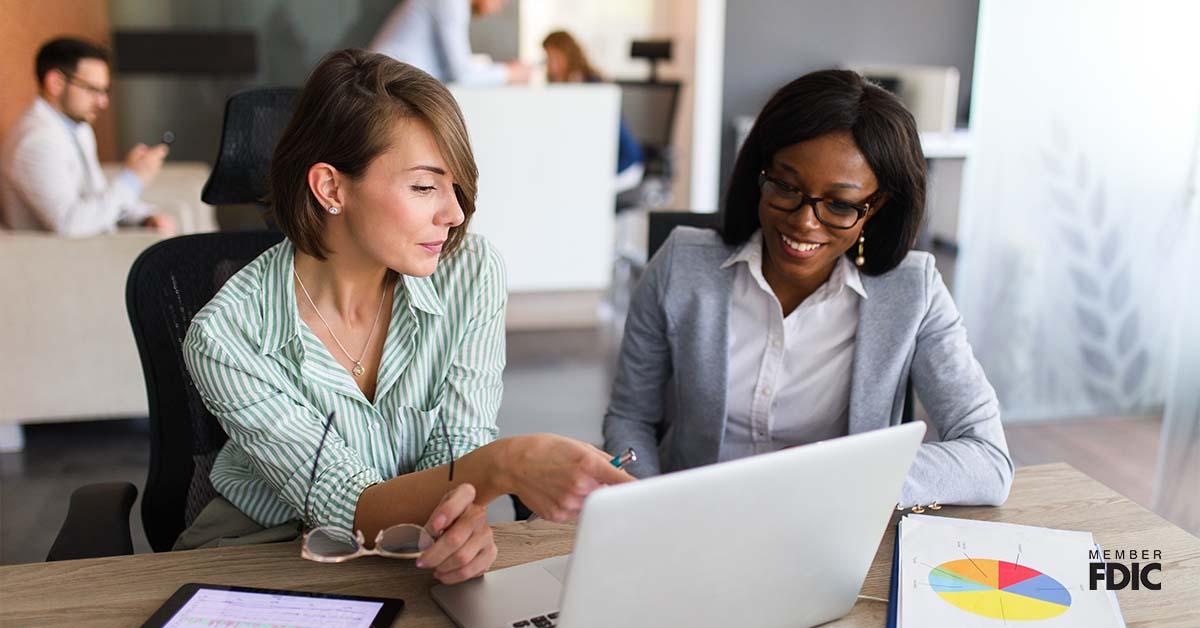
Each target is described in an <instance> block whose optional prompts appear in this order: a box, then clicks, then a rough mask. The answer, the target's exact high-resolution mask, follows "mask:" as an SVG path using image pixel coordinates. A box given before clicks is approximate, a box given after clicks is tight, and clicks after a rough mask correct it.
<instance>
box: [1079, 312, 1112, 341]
mask: <svg viewBox="0 0 1200 628" xmlns="http://www.w3.org/2000/svg"><path fill="white" fill-rule="evenodd" d="M1075 319H1076V320H1078V321H1079V326H1080V327H1082V328H1083V330H1084V331H1086V332H1087V334H1088V335H1089V336H1091V337H1092V338H1095V339H1096V340H1098V341H1100V342H1103V341H1104V339H1105V338H1107V337H1108V329H1107V328H1106V326H1105V324H1104V319H1102V318H1100V315H1099V314H1096V313H1095V312H1093V311H1091V310H1090V309H1088V308H1087V307H1086V306H1084V305H1083V304H1080V303H1076V304H1075Z"/></svg>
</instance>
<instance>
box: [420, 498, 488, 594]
mask: <svg viewBox="0 0 1200 628" xmlns="http://www.w3.org/2000/svg"><path fill="white" fill-rule="evenodd" d="M425 529H426V530H428V531H429V533H430V534H431V535H432V536H433V538H435V539H437V540H436V541H434V543H433V545H432V546H430V547H429V549H427V550H425V551H424V552H421V556H420V557H419V558H418V559H417V567H420V568H423V569H432V570H433V577H434V578H436V579H437V580H438V581H440V582H442V583H444V584H456V583H459V582H463V581H464V580H470V579H471V578H475V577H477V576H479V575H482V574H483V572H485V571H487V570H488V567H491V566H492V563H493V562H494V561H495V560H496V541H495V539H493V538H492V528H491V527H490V526H488V522H487V506H486V505H484V506H479V505H476V504H475V487H474V486H472V485H470V484H459V485H458V486H456V487H454V489H453V490H451V491H449V492H448V493H446V495H445V496H444V497H442V501H441V503H440V504H438V506H437V508H434V509H433V514H431V515H430V516H429V522H428V523H426V524H425Z"/></svg>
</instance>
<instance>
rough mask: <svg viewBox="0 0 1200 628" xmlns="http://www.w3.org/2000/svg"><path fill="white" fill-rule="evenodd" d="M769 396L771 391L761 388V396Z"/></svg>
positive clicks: (764, 387)
mask: <svg viewBox="0 0 1200 628" xmlns="http://www.w3.org/2000/svg"><path fill="white" fill-rule="evenodd" d="M770 394H771V389H770V388H767V387H766V386H763V389H762V396H764V397H766V396H768V395H770Z"/></svg>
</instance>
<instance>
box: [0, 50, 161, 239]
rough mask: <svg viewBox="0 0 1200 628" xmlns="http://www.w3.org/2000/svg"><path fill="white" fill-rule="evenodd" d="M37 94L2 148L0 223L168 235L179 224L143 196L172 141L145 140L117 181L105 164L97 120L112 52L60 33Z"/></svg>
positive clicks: (40, 65)
mask: <svg viewBox="0 0 1200 628" xmlns="http://www.w3.org/2000/svg"><path fill="white" fill-rule="evenodd" d="M36 73H37V80H38V98H37V99H36V100H34V102H33V104H32V105H30V107H29V109H27V110H26V111H25V113H24V114H22V116H21V117H20V118H19V119H18V120H17V123H16V124H15V125H14V126H13V128H12V129H11V130H10V131H9V133H8V137H7V139H6V140H5V142H4V147H3V149H2V150H0V223H3V225H4V226H5V227H7V228H9V229H13V230H34V231H50V232H54V233H57V234H59V235H64V236H76V237H82V236H90V235H96V234H100V233H107V232H110V231H113V230H115V229H116V227H117V225H118V224H124V225H141V226H144V227H149V228H153V229H156V230H157V231H159V232H160V233H162V234H163V235H173V234H174V233H175V222H174V221H173V220H172V219H171V217H170V216H167V215H165V214H155V213H152V211H151V208H150V206H148V205H146V204H145V203H142V202H140V201H139V200H138V198H139V197H140V196H141V193H142V189H143V188H144V187H145V186H146V185H148V184H149V183H150V182H151V181H153V180H154V178H155V177H156V176H158V173H159V170H160V169H161V168H162V164H163V159H164V158H166V156H167V147H166V145H165V144H159V145H158V146H154V147H147V146H145V145H143V144H138V145H137V146H134V147H133V150H131V151H129V155H128V156H127V157H126V158H125V168H124V169H123V170H122V171H121V172H120V173H119V174H117V175H116V176H115V177H114V178H113V179H112V180H111V181H109V180H107V179H106V178H105V176H104V173H103V172H102V171H101V169H100V160H99V158H98V157H97V154H96V134H95V132H94V131H93V130H92V123H93V122H94V121H95V120H96V117H97V116H98V115H99V114H100V112H101V111H104V110H105V109H106V108H108V88H109V70H108V52H107V51H106V50H104V49H103V48H101V47H99V46H97V45H95V44H91V43H89V42H86V41H82V40H78V39H67V38H64V39H55V40H53V41H50V42H48V43H46V44H45V45H43V46H42V48H41V50H39V51H38V54H37V61H36Z"/></svg>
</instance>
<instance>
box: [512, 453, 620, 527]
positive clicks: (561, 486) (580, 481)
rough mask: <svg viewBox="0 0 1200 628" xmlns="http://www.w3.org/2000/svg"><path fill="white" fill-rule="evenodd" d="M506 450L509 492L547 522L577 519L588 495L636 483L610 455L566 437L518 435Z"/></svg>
mask: <svg viewBox="0 0 1200 628" xmlns="http://www.w3.org/2000/svg"><path fill="white" fill-rule="evenodd" d="M508 447H509V452H508V456H507V459H506V460H505V461H504V465H505V473H506V476H507V480H508V481H507V483H508V485H509V489H510V492H513V493H516V494H517V496H518V497H520V498H521V501H522V502H525V505H526V506H529V509H530V510H532V511H533V512H535V513H537V514H538V515H539V516H541V517H542V518H544V519H547V520H549V521H556V522H560V523H561V522H566V521H571V520H573V519H576V518H577V517H579V512H580V510H582V509H583V499H584V498H585V497H587V496H588V493H591V492H592V491H594V490H596V489H598V488H600V487H601V486H604V485H607V484H622V483H624V482H630V481H633V479H634V477H633V476H631V475H629V474H628V473H626V472H624V471H622V470H620V469H618V468H616V467H614V466H612V462H611V460H612V456H610V455H608V454H606V453H604V452H603V451H600V450H599V449H597V448H595V447H593V446H591V445H589V444H587V443H583V442H580V441H577V440H574V439H571V438H566V437H564V436H557V435H554V434H533V435H529V436H517V437H514V438H512V439H510V442H509V443H508Z"/></svg>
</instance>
